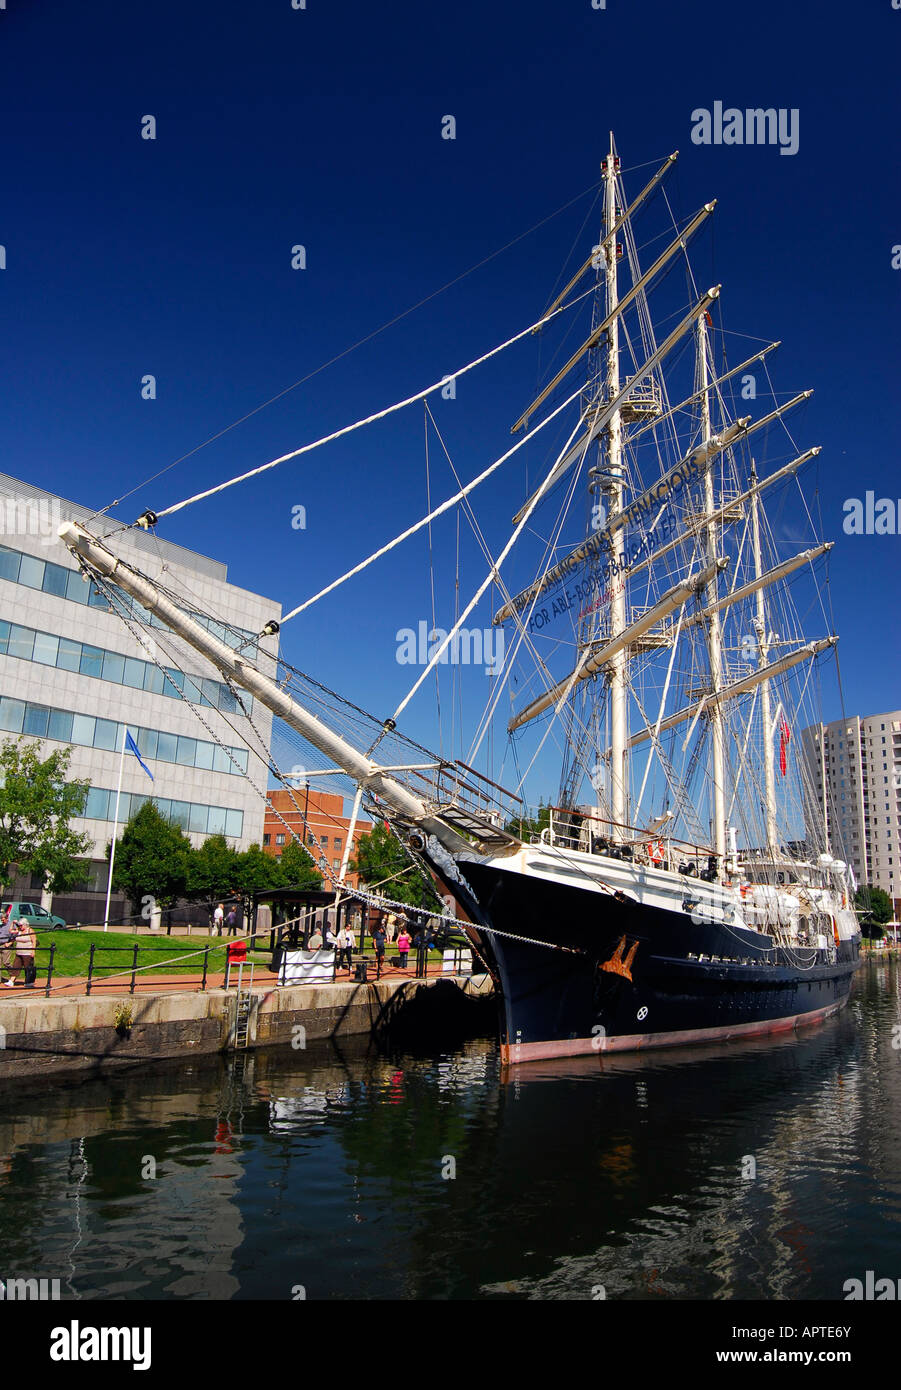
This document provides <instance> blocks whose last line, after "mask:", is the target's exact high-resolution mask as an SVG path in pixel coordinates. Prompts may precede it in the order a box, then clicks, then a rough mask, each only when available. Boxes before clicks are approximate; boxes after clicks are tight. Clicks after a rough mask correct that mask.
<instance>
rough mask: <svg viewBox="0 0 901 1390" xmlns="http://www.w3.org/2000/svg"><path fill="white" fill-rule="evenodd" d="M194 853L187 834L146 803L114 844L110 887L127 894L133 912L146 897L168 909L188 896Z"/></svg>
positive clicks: (155, 806) (144, 903)
mask: <svg viewBox="0 0 901 1390" xmlns="http://www.w3.org/2000/svg"><path fill="white" fill-rule="evenodd" d="M194 853H195V851H194V848H193V846H192V844H191V841H190V840H189V839H188V837H187V835H185V833H184V832H183V831H182V830H179V828H178V826H177V825H172V824H171V822H170V821H167V820H165V819H164V818H163V816H161V815H160V812H159V808H158V807H157V805H156V803H155V802H154V801H145V803H144V805H143V806H142V807H141V808H140V810H139V811H137V812H136V813H135V815H133V816H132V818H131V820H130V821H129V822H128V824H127V825H126V827H125V829H124V831H123V832H122V836H121V838H120V839H119V840H118V841H117V843H116V862H115V864H114V866H113V887H114V888H115V889H117V890H118V891H119V892H122V893H124V894H125V895H126V897H127V898H128V900H129V902H130V903H131V910H132V912H134V913H138V912H140V911H141V910H142V908H143V907H144V906H145V905H146V899H147V898H148V897H151V898H154V899H155V900H156V903H157V906H159V907H171V906H172V904H173V903H174V902H176V900H177V899H178V898H183V897H185V896H186V894H187V889H188V880H189V875H190V871H191V862H192V859H193V857H194ZM108 854H109V852H107V857H108Z"/></svg>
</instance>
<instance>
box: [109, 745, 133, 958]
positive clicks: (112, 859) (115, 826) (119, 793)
mask: <svg viewBox="0 0 901 1390" xmlns="http://www.w3.org/2000/svg"><path fill="white" fill-rule="evenodd" d="M127 733H128V729H127V728H126V726H125V725H124V724H123V725H122V751H121V753H120V754H119V784H118V786H117V787H116V815H115V819H114V821H113V843H112V844H111V845H110V851H109V878H108V879H107V883H106V910H105V912H104V914H103V930H104V931H109V900H110V894H111V893H112V891H113V864H114V863H115V859H116V836H117V835H118V833H119V800H120V798H121V796H122V769H123V768H124V766H125V736H126V734H127Z"/></svg>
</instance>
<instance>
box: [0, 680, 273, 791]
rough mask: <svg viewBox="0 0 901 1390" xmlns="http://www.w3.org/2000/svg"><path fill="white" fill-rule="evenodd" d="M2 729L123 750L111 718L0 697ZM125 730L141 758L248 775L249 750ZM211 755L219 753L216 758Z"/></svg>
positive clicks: (119, 730)
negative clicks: (138, 750)
mask: <svg viewBox="0 0 901 1390" xmlns="http://www.w3.org/2000/svg"><path fill="white" fill-rule="evenodd" d="M0 730H4V731H6V732H7V733H15V734H21V733H25V734H31V735H33V736H35V737H37V738H51V739H54V740H56V741H58V742H60V743H75V744H79V745H81V746H82V747H84V748H99V749H102V750H105V751H107V752H118V751H119V749H120V748H121V747H122V725H121V724H119V723H117V722H116V721H115V720H112V719H100V718H98V717H96V716H94V715H92V714H74V713H73V712H72V711H71V710H63V709H53V708H51V707H50V706H48V705H36V704H33V703H32V702H31V701H24V700H12V699H10V698H9V696H8V695H5V696H0ZM128 731H129V733H130V734H131V736H132V738H133V739H134V740H135V742H136V743H137V745H138V747H139V748H140V750H141V756H142V757H143V758H145V759H147V758H149V759H151V760H152V761H154V762H163V763H166V762H168V763H181V764H182V765H183V766H186V767H199V768H207V769H209V768H212V767H213V766H214V764H215V770H216V771H217V772H230V773H233V774H237V775H238V776H243V775H244V774H245V773H246V772H247V749H246V748H229V749H228V750H227V752H225V751H224V750H223V749H221V748H219V746H218V745H217V744H214V743H207V742H205V741H204V740H203V739H199V738H198V739H195V738H181V737H177V736H176V735H175V734H167V733H164V732H163V731H162V730H160V729H141V728H138V727H137V726H136V725H134V724H129V725H128ZM215 754H219V755H220V756H219V758H218V760H217V759H216V758H215Z"/></svg>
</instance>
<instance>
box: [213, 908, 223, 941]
mask: <svg viewBox="0 0 901 1390" xmlns="http://www.w3.org/2000/svg"><path fill="white" fill-rule="evenodd" d="M224 921H225V904H224V903H220V904H219V906H218V907H217V908H216V911H215V912H214V913H213V930H212V932H211V935H212V936H221V935H222V923H223V922H224Z"/></svg>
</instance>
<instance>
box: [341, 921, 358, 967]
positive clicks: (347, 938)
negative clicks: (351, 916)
mask: <svg viewBox="0 0 901 1390" xmlns="http://www.w3.org/2000/svg"><path fill="white" fill-rule="evenodd" d="M356 948H357V938H356V935H355V934H354V923H353V921H352V920H351V921H349V922H346V923H345V924H344V959H345V961H346V962H347V973H348V975H350V974H351V973H352V971H353V968H354V965H353V957H354V951H355V950H356Z"/></svg>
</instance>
